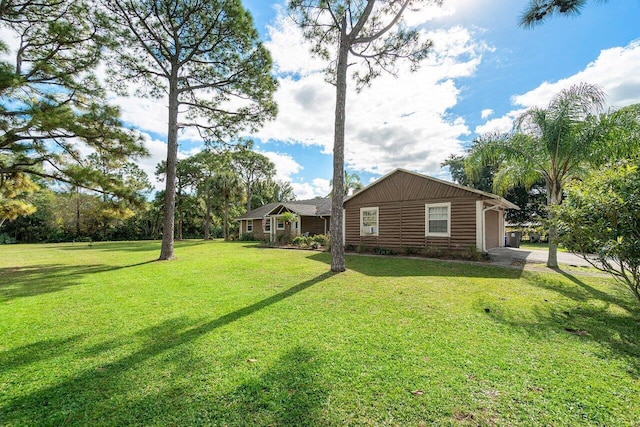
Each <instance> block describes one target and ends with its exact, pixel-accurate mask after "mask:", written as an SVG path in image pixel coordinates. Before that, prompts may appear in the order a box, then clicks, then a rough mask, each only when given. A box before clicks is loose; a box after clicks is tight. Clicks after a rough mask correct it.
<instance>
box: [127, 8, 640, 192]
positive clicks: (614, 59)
mask: <svg viewBox="0 0 640 427" xmlns="http://www.w3.org/2000/svg"><path fill="white" fill-rule="evenodd" d="M244 4H245V6H246V7H247V8H248V9H249V10H250V11H251V12H252V14H253V17H254V20H255V24H256V27H257V28H258V30H259V32H260V34H261V36H262V38H263V40H264V41H265V44H266V45H267V47H268V48H269V49H270V51H271V53H272V56H273V58H274V73H275V75H276V76H278V78H279V80H280V86H279V90H278V93H277V94H276V100H277V101H278V104H279V110H280V114H279V116H278V118H277V119H276V120H275V121H273V122H271V123H269V124H267V125H266V126H265V127H264V128H263V129H262V130H260V131H259V132H258V133H256V134H254V135H247V136H250V137H252V138H254V140H255V141H256V144H257V149H258V150H259V151H260V152H263V153H264V154H265V155H267V156H269V157H270V158H271V159H272V160H273V161H274V162H275V163H276V167H277V169H278V177H279V178H281V179H285V180H289V181H291V183H292V185H293V187H294V190H295V192H296V194H297V196H298V198H299V199H303V198H309V197H313V196H316V195H325V194H326V193H328V191H329V180H330V179H331V173H332V158H331V155H330V153H331V149H332V139H333V108H334V102H335V95H334V88H333V87H332V86H330V85H329V84H327V83H325V82H324V81H323V75H322V67H323V65H324V64H323V63H321V62H320V61H318V60H315V59H313V58H312V57H311V56H310V55H309V53H308V50H307V46H305V45H304V43H303V40H302V38H301V36H300V33H299V32H298V30H297V28H296V27H295V25H293V23H291V22H290V21H289V20H288V19H287V16H286V14H285V13H283V4H284V3H283V2H270V1H266V0H244ZM526 5H527V1H525V0H521V1H513V0H444V4H443V6H442V7H441V8H429V9H427V10H423V11H422V12H421V13H416V14H412V15H410V16H407V20H408V21H409V23H411V24H415V25H416V26H417V27H418V28H420V29H421V30H423V31H424V35H425V36H426V37H429V38H431V39H432V40H433V41H434V49H433V52H432V54H431V55H430V56H429V58H428V59H427V60H426V61H425V62H424V63H423V65H422V67H421V68H420V70H419V71H418V72H417V73H413V74H412V73H409V72H408V70H406V69H405V68H404V67H403V66H401V67H400V68H399V70H398V74H399V77H398V78H393V77H391V76H382V77H380V78H378V79H377V80H376V81H374V83H373V85H372V86H371V87H370V88H366V89H365V90H363V91H362V92H361V93H356V92H355V90H350V91H349V92H348V98H347V135H346V163H347V168H348V170H349V171H351V172H355V173H357V174H359V175H360V177H361V178H362V181H363V182H364V183H365V184H367V183H369V182H370V181H371V180H372V179H375V178H376V177H379V176H381V175H382V174H385V173H387V172H389V171H391V170H392V169H394V168H396V167H403V168H407V169H410V170H414V171H417V172H421V173H425V174H429V175H433V176H438V177H441V178H445V179H448V178H449V176H448V172H447V171H446V170H443V169H442V168H440V166H439V164H440V163H441V162H442V161H443V160H444V159H445V158H447V157H448V156H449V154H451V153H461V152H462V151H463V150H464V148H465V147H466V146H467V144H468V143H469V142H470V141H472V140H473V139H474V138H475V137H476V136H477V135H479V134H482V133H484V132H487V131H495V130H508V128H509V127H510V124H511V120H512V119H513V117H515V116H516V115H517V114H518V112H519V111H522V110H523V109H526V108H528V107H531V106H534V105H540V106H544V105H546V104H547V103H548V101H549V99H550V98H551V97H552V96H553V95H554V94H555V93H557V92H558V91H560V90H561V89H563V88H565V87H567V86H569V85H571V84H575V83H579V82H582V81H586V82H588V83H594V84H599V85H601V86H602V87H603V89H604V90H605V92H607V93H608V95H609V104H610V105H611V106H624V105H628V104H631V103H638V102H640V40H639V39H640V31H639V30H640V25H639V24H638V23H639V22H640V2H638V1H637V0H616V1H610V2H598V1H592V2H590V3H589V5H588V6H587V7H585V9H584V10H583V12H582V14H581V15H580V16H577V17H569V18H567V17H553V18H551V19H549V20H547V21H546V22H545V23H543V24H541V25H539V26H537V27H535V28H533V29H523V28H521V27H519V26H518V19H519V16H520V14H521V13H522V11H523V9H524V8H525V7H526ZM352 86H353V85H352ZM119 103H120V104H121V106H122V109H123V114H124V119H125V120H126V121H127V122H129V123H132V124H134V125H135V126H136V127H137V128H138V129H140V130H141V131H142V132H143V133H146V134H147V135H148V144H149V147H150V149H151V152H152V154H153V157H152V158H151V159H148V160H145V161H144V162H143V163H144V165H146V167H147V169H151V167H152V166H151V165H152V164H155V163H157V161H158V160H159V159H162V158H164V156H165V155H166V145H165V144H164V141H165V130H164V129H166V109H165V108H158V102H157V101H151V100H142V99H135V98H134V99H127V100H125V101H122V100H121V101H120V102H119ZM199 149H200V144H199V143H198V141H197V137H196V136H195V134H194V133H192V132H189V131H187V132H186V133H185V134H182V135H181V148H180V150H181V153H182V155H188V154H190V153H192V152H195V151H197V150H199Z"/></svg>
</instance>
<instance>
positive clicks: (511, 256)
mask: <svg viewBox="0 0 640 427" xmlns="http://www.w3.org/2000/svg"><path fill="white" fill-rule="evenodd" d="M487 252H488V253H489V257H490V258H491V262H492V263H495V264H503V265H512V264H513V263H514V261H515V262H522V263H536V264H546V263H547V258H548V256H549V254H548V252H547V251H539V250H534V249H520V248H507V247H503V248H493V249H489V250H488V251H487ZM558 264H563V265H571V266H578V267H591V264H589V263H588V262H587V261H585V260H584V259H583V258H582V257H580V256H578V255H574V254H572V253H568V252H558Z"/></svg>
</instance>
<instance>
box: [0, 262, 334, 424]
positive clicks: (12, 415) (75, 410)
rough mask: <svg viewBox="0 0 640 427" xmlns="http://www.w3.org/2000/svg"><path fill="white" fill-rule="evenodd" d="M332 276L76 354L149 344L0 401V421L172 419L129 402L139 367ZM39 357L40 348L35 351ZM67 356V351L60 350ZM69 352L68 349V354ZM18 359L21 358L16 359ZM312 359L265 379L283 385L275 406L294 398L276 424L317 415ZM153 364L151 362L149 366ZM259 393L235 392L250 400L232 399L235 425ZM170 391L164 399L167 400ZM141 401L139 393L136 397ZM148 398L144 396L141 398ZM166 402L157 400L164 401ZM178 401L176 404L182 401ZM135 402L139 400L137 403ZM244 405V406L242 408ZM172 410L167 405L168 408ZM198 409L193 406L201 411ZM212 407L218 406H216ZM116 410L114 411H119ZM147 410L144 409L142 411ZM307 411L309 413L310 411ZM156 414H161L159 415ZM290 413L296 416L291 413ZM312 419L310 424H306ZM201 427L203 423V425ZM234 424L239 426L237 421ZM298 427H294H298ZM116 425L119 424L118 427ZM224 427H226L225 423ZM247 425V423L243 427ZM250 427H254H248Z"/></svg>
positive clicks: (166, 412) (165, 411)
mask: <svg viewBox="0 0 640 427" xmlns="http://www.w3.org/2000/svg"><path fill="white" fill-rule="evenodd" d="M332 275H333V274H331V273H324V274H322V275H320V276H317V277H315V278H313V279H310V280H307V281H305V282H302V283H299V284H297V285H295V286H293V287H291V288H289V289H286V290H285V291H283V292H280V293H278V294H275V295H272V296H270V297H268V298H265V299H263V300H260V301H258V302H256V303H254V304H251V305H249V306H246V307H243V308H240V309H238V310H236V311H233V312H230V313H227V314H225V315H223V316H220V317H218V318H217V319H214V320H211V321H208V322H204V323H201V324H197V323H194V322H192V321H189V320H187V319H185V318H177V319H171V320H168V321H166V322H162V323H161V324H159V325H156V326H154V327H151V328H148V329H145V330H143V331H141V332H138V333H136V334H135V336H134V337H129V338H127V337H122V338H120V339H115V340H112V341H109V342H107V343H102V344H100V345H97V346H94V347H91V348H87V349H85V350H78V349H76V350H75V351H76V352H77V353H78V354H79V357H83V358H85V359H91V358H93V357H100V356H102V355H104V353H107V352H110V353H114V354H118V353H121V352H122V350H121V347H123V346H124V345H126V343H128V342H129V341H134V342H140V341H143V342H144V343H145V344H144V345H143V346H142V348H139V349H138V350H134V351H132V352H130V353H128V354H127V355H125V356H122V357H119V358H117V359H115V360H112V361H111V362H108V363H106V364H104V365H102V366H100V367H98V368H95V367H94V368H88V369H87V370H85V371H84V372H82V373H80V374H78V375H76V376H74V377H72V378H68V379H65V380H63V381H61V382H58V383H56V384H54V385H50V386H47V387H44V388H41V389H39V390H36V391H33V392H30V393H25V394H19V395H17V396H16V397H13V398H5V399H0V420H3V421H4V422H6V423H9V424H31V425H62V424H66V425H68V424H77V425H86V424H87V423H88V422H91V421H93V422H96V420H100V419H101V420H107V419H108V420H114V417H118V416H125V415H126V416H128V417H129V418H128V421H127V422H125V421H124V420H123V423H127V424H130V423H131V421H132V420H131V418H130V417H131V416H135V417H136V418H137V419H136V421H135V422H136V423H140V424H149V422H151V421H153V420H154V419H156V418H158V417H162V418H167V419H171V416H172V412H173V410H174V409H172V407H171V406H166V405H159V406H158V405H152V406H154V408H153V410H150V409H149V407H148V405H151V403H147V404H144V403H143V402H138V403H136V402H134V401H132V398H127V394H128V393H129V392H130V390H129V388H131V384H130V383H128V382H127V377H128V374H129V371H131V370H133V369H134V368H136V367H137V366H139V365H141V364H143V363H145V362H148V361H149V359H151V358H155V357H156V356H158V355H161V354H164V353H167V352H171V353H175V352H179V351H185V352H187V353H188V352H189V348H190V346H188V345H187V346H184V345H186V344H189V343H192V342H193V341H194V340H196V339H198V338H199V337H202V336H204V335H206V334H208V333H210V332H212V331H214V330H216V329H218V328H221V327H223V326H225V325H228V324H230V323H233V322H235V321H236V320H239V319H241V318H244V317H247V316H250V315H251V314H253V313H255V312H257V311H259V310H261V309H263V308H265V307H268V306H270V305H273V304H276V303H278V302H280V301H282V300H284V299H286V298H289V297H291V296H293V295H295V294H297V293H299V292H302V291H304V290H305V289H308V288H309V287H311V286H313V285H315V284H317V283H320V282H322V281H324V280H326V279H328V278H330V277H331V276H332ZM33 350H34V351H37V350H38V348H37V346H35V347H34V348H33ZM60 350H61V351H64V350H65V349H64V348H60ZM67 350H68V349H67ZM17 352H19V353H21V354H24V356H25V357H26V358H27V359H31V360H36V358H37V356H34V355H30V354H29V352H28V351H26V352H25V349H24V348H23V349H19V350H17ZM16 354H17V353H16ZM14 356H15V355H7V357H8V358H9V359H12V358H13V357H14ZM312 360H313V356H312V355H311V353H307V352H305V351H304V350H302V349H301V350H294V352H292V353H291V354H289V355H286V356H285V357H284V358H283V360H282V363H281V365H282V367H280V368H278V367H276V368H274V369H275V371H274V373H271V374H269V373H268V374H265V377H264V382H266V383H269V382H272V383H273V384H276V383H277V384H278V385H277V387H275V389H277V390H278V393H276V394H274V395H273V399H274V401H281V400H282V398H283V396H285V395H283V394H282V393H281V391H282V390H284V389H285V388H286V389H287V393H288V391H289V390H293V391H294V393H291V394H290V395H288V394H287V396H288V397H287V399H288V402H289V403H285V404H284V406H285V410H282V411H280V410H279V411H277V412H278V415H277V417H276V420H277V421H278V423H281V425H291V424H290V423H288V422H287V421H288V420H300V422H302V424H298V425H303V424H305V423H304V422H303V421H305V420H311V418H309V417H313V416H315V415H314V414H315V412H314V411H311V406H312V405H315V404H316V403H317V402H318V401H319V400H320V399H321V393H320V392H319V391H317V390H316V389H315V388H313V390H312V391H311V392H309V393H307V392H305V391H304V390H303V389H304V388H305V387H308V386H309V387H310V386H311V384H310V382H311V381H312V377H313V375H312V373H311V370H312V369H313V364H312V363H311V362H312ZM296 361H298V362H300V361H302V362H304V363H303V364H301V365H300V366H298V368H296V369H298V372H297V373H298V374H299V375H300V376H299V377H297V376H296V375H295V374H296V371H295V369H294V371H293V374H289V375H290V376H288V377H282V378H280V375H281V373H284V372H285V371H286V369H287V367H292V364H295V363H296ZM179 362H180V363H178V365H179V366H182V367H183V368H181V369H187V370H188V369H189V368H190V367H193V368H196V367H197V366H198V362H197V360H196V359H193V358H191V359H190V356H189V355H188V354H186V357H184V358H181V359H180V361H179ZM148 363H150V362H148ZM134 387H135V388H143V387H144V385H143V384H135V385H134ZM296 387H299V388H300V391H301V393H302V394H299V395H297V396H296V393H297V391H296V390H297V389H296ZM253 389H254V387H253V385H252V382H249V383H247V384H246V385H245V386H243V387H242V388H240V389H239V390H237V391H236V394H238V393H239V394H240V395H241V396H245V397H243V398H240V399H236V398H233V399H231V400H232V405H231V407H232V409H233V408H234V405H236V406H237V407H235V410H236V411H238V413H236V414H235V419H236V420H243V419H244V418H243V416H244V415H243V413H242V411H246V410H248V409H251V408H253V405H254V400H253V398H252V393H254V392H253V391H252V390H253ZM165 392H166V391H164V392H163V393H161V394H160V396H161V395H164V393H165ZM133 394H134V395H137V394H136V393H133ZM139 394H144V393H139ZM159 398H161V397H157V398H156V399H159ZM178 398H179V395H178V396H177V397H176V396H174V399H178ZM134 400H135V399H134ZM242 402H244V403H242ZM214 403H215V402H214ZM167 404H168V403H167ZM197 404H198V403H197V402H196V403H194V405H197ZM212 404H213V403H212ZM114 405H115V406H114ZM140 405H144V406H145V408H141V407H139V406H140ZM296 405H298V406H299V407H300V409H298V410H295V409H294V406H296ZM305 405H306V407H307V409H305ZM136 407H138V408H137V410H139V411H140V413H138V414H135V415H131V414H129V415H127V413H126V411H127V410H129V409H136ZM181 408H182V409H183V410H184V411H185V417H186V416H187V415H189V414H191V415H193V412H192V411H191V408H189V407H186V408H185V407H184V406H182V407H181ZM227 409H228V408H227V407H226V406H225V405H223V407H221V408H217V409H216V410H215V411H213V412H214V413H216V414H217V415H216V418H218V417H220V416H223V414H224V413H225V411H226V410H227ZM154 411H159V413H158V414H155V413H154ZM289 411H291V412H290V413H289ZM305 417H307V418H305ZM201 422H202V420H201ZM234 422H235V421H234ZM173 423H178V424H180V423H181V418H177V419H173ZM296 423H297V422H294V423H293V424H296ZM114 424H118V422H115V421H114ZM223 424H225V423H223ZM241 424H246V423H241ZM249 424H250V423H249Z"/></svg>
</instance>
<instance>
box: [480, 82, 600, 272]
mask: <svg viewBox="0 0 640 427" xmlns="http://www.w3.org/2000/svg"><path fill="white" fill-rule="evenodd" d="M604 103H605V94H604V92H603V91H602V89H600V87H598V86H595V85H590V84H586V83H582V84H579V85H575V86H571V87H570V88H568V89H565V90H563V91H562V92H560V93H559V94H557V95H556V96H555V97H554V98H553V99H552V100H551V102H550V103H549V105H548V106H547V108H531V109H529V110H527V111H526V112H525V113H524V114H522V115H521V116H520V117H518V118H517V119H516V121H515V123H514V128H513V131H512V132H511V133H508V134H506V135H500V136H493V137H491V136H490V137H488V138H486V139H484V140H481V141H479V142H478V143H477V144H476V146H474V147H473V148H472V150H471V153H470V156H469V167H470V169H471V172H472V173H473V172H474V171H478V169H479V167H480V166H482V165H487V164H496V163H498V164H500V167H499V169H498V171H497V172H496V175H495V177H494V181H493V186H494V190H495V191H496V192H498V193H504V192H505V191H506V190H508V189H509V188H513V187H515V186H517V185H519V184H522V185H525V186H528V187H530V186H531V185H533V184H534V183H535V182H536V181H539V180H540V179H542V180H543V181H544V183H545V187H546V192H547V206H548V207H552V206H554V205H558V204H560V202H561V201H562V189H563V187H564V185H565V184H566V183H567V182H568V181H569V180H571V179H573V178H576V177H580V176H582V175H584V174H585V173H586V171H587V169H588V166H589V164H590V163H592V162H593V161H595V160H596V159H595V157H596V156H601V155H602V154H603V150H601V147H600V145H599V142H601V138H600V137H601V135H602V127H601V126H600V113H601V112H602V110H603V108H604ZM548 214H549V258H548V260H547V266H549V267H557V266H558V255H557V250H558V245H557V228H556V225H555V224H554V220H553V216H554V214H553V210H552V209H549V213H548Z"/></svg>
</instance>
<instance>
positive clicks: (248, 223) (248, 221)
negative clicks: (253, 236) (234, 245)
mask: <svg viewBox="0 0 640 427" xmlns="http://www.w3.org/2000/svg"><path fill="white" fill-rule="evenodd" d="M252 231H253V220H252V219H248V220H247V233H251V232H252Z"/></svg>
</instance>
